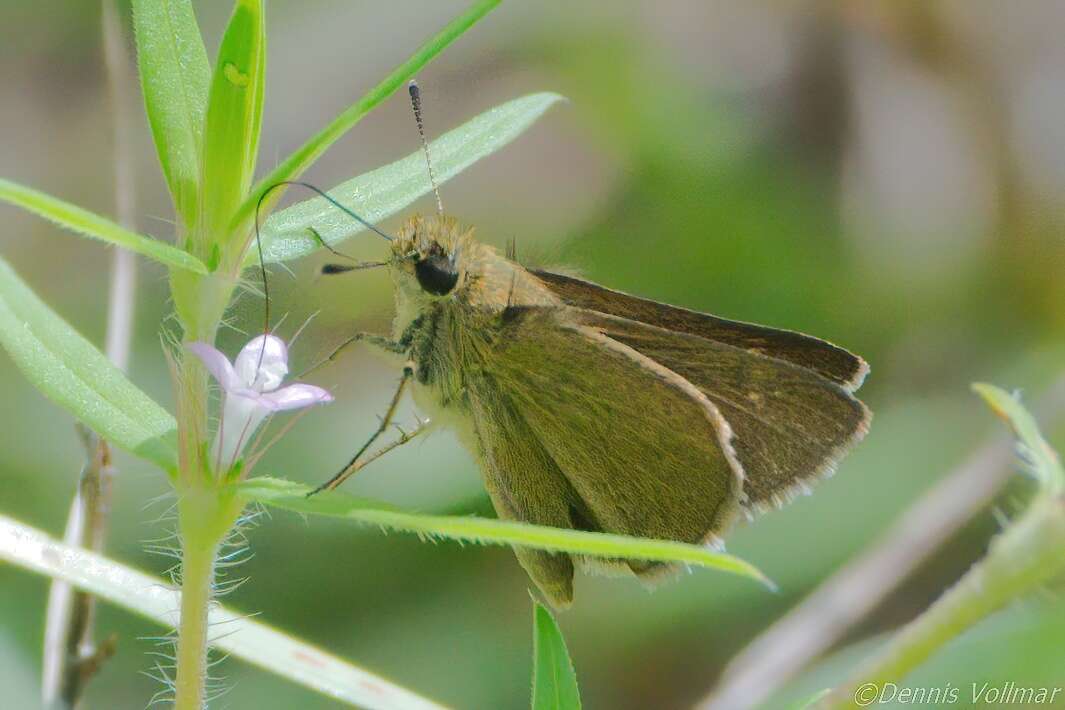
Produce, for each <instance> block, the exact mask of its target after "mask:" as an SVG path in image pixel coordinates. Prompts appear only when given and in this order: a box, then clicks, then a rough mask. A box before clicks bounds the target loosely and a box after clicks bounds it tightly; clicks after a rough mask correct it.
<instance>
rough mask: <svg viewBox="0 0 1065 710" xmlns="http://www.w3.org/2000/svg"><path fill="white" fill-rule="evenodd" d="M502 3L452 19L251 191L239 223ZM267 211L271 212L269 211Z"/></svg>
mask: <svg viewBox="0 0 1065 710" xmlns="http://www.w3.org/2000/svg"><path fill="white" fill-rule="evenodd" d="M500 1H501V0H478V1H477V2H475V3H474V4H473V5H471V6H470V7H469V9H467V10H466V12H464V13H463V14H461V15H459V16H458V17H456V18H455V19H454V20H452V21H451V22H450V23H448V25H447V26H446V27H444V28H443V29H442V30H440V32H438V33H437V34H435V35H434V36H433V37H431V38H430V39H429V40H428V41H427V42H426V43H425V44H423V45H422V46H421V47H419V48H418V50H417V51H416V52H415V53H414V54H412V55H411V57H410V58H409V59H408V60H407V61H405V62H403V63H402V64H400V65H399V66H398V67H396V68H395V69H394V70H392V73H391V74H389V75H388V76H386V77H385V78H384V79H383V80H381V82H380V83H379V84H377V86H375V87H374V88H372V89H370V91H369V92H367V93H366V95H364V96H363V97H362V98H361V99H359V100H358V101H356V102H355V103H354V104H352V105H351V106H349V107H348V108H347V109H346V110H345V111H344V112H343V113H341V114H340V115H339V116H337V117H336V118H334V119H333V120H332V121H331V122H330V123H329V125H327V126H326V127H325V128H323V129H322V130H321V131H319V132H318V134H317V135H315V136H313V137H312V138H311V139H310V140H308V141H307V142H306V143H304V144H303V145H302V146H300V147H299V148H298V149H297V150H296V151H295V152H294V153H292V155H290V156H288V157H287V158H286V159H285V160H283V161H282V162H281V164H280V165H278V166H277V167H276V168H274V170H272V171H271V172H270V174H269V175H267V176H266V177H264V178H263V179H262V180H260V181H259V182H258V184H257V185H256V186H255V189H254V190H252V193H251V195H250V196H249V197H248V199H247V200H246V201H245V202H244V204H243V206H242V207H241V209H240V212H239V213H238V215H237V220H238V221H243V220H246V219H248V218H250V217H251V216H252V212H253V211H254V210H255V207H256V205H257V204H258V203H259V198H260V197H262V195H263V193H264V192H265V191H266V190H268V189H270V187H271V186H273V185H276V184H277V183H280V182H284V181H286V180H295V179H296V178H298V177H299V176H300V175H302V174H303V171H304V170H306V169H307V168H309V167H310V166H311V165H312V164H313V163H314V161H315V160H317V159H318V158H319V157H320V156H321V155H322V153H324V152H325V151H326V149H327V148H328V147H329V146H331V145H333V143H335V142H336V141H337V140H339V139H340V137H341V136H343V135H344V134H345V133H347V132H348V130H349V129H350V128H351V127H352V126H354V125H355V124H356V123H358V122H359V121H361V120H362V118H363V116H365V115H366V114H368V113H369V112H370V111H372V110H373V109H374V108H375V107H376V106H377V105H378V104H380V103H381V102H382V101H384V100H385V99H387V98H388V97H389V96H391V95H392V94H393V93H394V92H395V91H396V89H398V88H399V87H400V86H402V85H403V83H404V82H406V81H407V80H408V79H410V78H411V77H413V76H414V75H415V74H416V73H417V72H418V71H419V70H421V68H422V67H424V66H425V65H426V64H428V63H429V62H431V61H432V60H433V59H434V58H435V57H436V56H437V55H438V54H440V53H441V52H442V51H444V49H445V48H446V47H447V46H448V45H450V44H451V43H452V42H454V41H455V40H456V39H458V38H459V37H461V36H462V35H463V34H465V33H466V31H467V30H469V29H470V28H471V27H473V26H474V25H475V24H476V23H477V22H478V21H479V20H480V19H481V18H482V17H484V16H485V15H487V14H488V13H489V12H491V11H492V10H493V9H494V8H495V7H496V5H498V4H499V3H500ZM283 192H284V190H282V189H278V190H274V191H273V192H271V193H270V198H269V200H268V204H267V205H266V207H267V208H268V207H269V206H270V205H273V204H276V202H277V200H278V199H280V198H281V194H282V193H283ZM267 211H268V210H267Z"/></svg>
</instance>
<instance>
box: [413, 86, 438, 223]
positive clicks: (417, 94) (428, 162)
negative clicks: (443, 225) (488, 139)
mask: <svg viewBox="0 0 1065 710" xmlns="http://www.w3.org/2000/svg"><path fill="white" fill-rule="evenodd" d="M407 88H408V90H409V91H410V106H411V108H412V109H414V121H415V122H416V123H417V124H418V135H419V136H421V139H422V151H423V152H424V153H425V167H426V169H427V170H428V171H429V184H430V185H432V186H433V194H434V195H436V213H437V214H438V215H440V216H441V217H443V216H444V202H443V200H441V199H440V188H439V187H437V185H436V177H435V176H434V175H433V161H432V159H430V157H429V140H428V139H427V138H426V137H425V124H424V123H422V92H421V90H420V89H419V88H418V82H416V81H415V80H414V79H411V80H410V84H409V85H408V87H407Z"/></svg>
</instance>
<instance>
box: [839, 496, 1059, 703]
mask: <svg viewBox="0 0 1065 710" xmlns="http://www.w3.org/2000/svg"><path fill="white" fill-rule="evenodd" d="M1061 574H1065V499H1063V498H1062V497H1061V496H1055V495H1047V494H1046V493H1043V494H1041V495H1039V496H1038V497H1037V498H1036V499H1035V500H1033V501H1032V504H1031V505H1030V506H1029V508H1028V510H1027V511H1026V512H1025V513H1024V514H1023V515H1022V516H1021V518H1020V519H1019V520H1017V521H1016V522H1015V523H1014V524H1012V525H1010V526H1009V527H1008V528H1007V529H1006V530H1005V531H1004V532H1003V533H1002V534H1001V535H999V537H997V538H996V539H995V540H993V541H992V543H991V548H990V550H989V551H988V554H987V556H986V557H984V559H983V560H981V561H980V562H978V563H977V564H976V565H974V566H973V568H972V569H970V570H969V571H968V572H967V573H966V574H965V576H964V577H962V578H961V580H960V581H959V582H958V583H957V584H956V585H954V587H952V588H951V589H950V590H949V591H947V592H946V593H945V594H944V595H943V596H942V597H940V598H939V600H938V601H936V603H935V604H933V605H932V606H931V607H930V608H929V609H928V610H927V611H925V612H924V613H923V614H922V615H921V616H919V617H917V618H916V619H915V620H913V621H912V622H910V624H909V625H907V626H906V627H905V628H904V629H903V630H902V631H901V632H900V633H899V634H897V635H896V636H895V638H894V639H892V640H891V642H890V643H889V644H888V645H887V647H886V648H884V649H883V650H882V651H881V652H880V653H879V654H878V655H877V656H876V657H875V658H874V659H873V660H872V661H871V662H870V663H868V664H867V665H866V666H864V667H863V668H862V670H861V671H860V672H859V673H857V674H855V675H854V676H852V677H851V678H850V679H849V680H848V681H847V682H845V683H843V684H841V685H840V686H839V687H838V688H837V689H836V690H835V691H833V692H832V693H831V694H829V695H828V696H827V697H826V698H825V699H824V701H823V702H822V703H821V705H820V706H819V707H822V708H852V707H858V704H857V703H856V702H855V693H856V692H857V691H858V689H859V688H861V687H862V686H866V685H869V684H872V685H873V686H875V687H876V688H877V689H879V688H883V686H884V684H885V683H888V682H892V683H897V682H899V681H901V680H902V679H903V678H905V677H906V675H907V674H908V673H909V672H910V671H912V670H913V669H914V668H916V667H917V666H919V665H920V664H921V663H923V662H924V661H925V660H926V659H927V658H928V657H930V656H931V655H932V654H933V653H935V652H936V651H937V650H938V649H939V648H940V647H942V646H943V645H944V644H945V643H946V642H948V641H950V640H951V639H953V638H954V637H955V636H957V635H958V634H960V633H962V632H963V631H965V630H966V629H968V628H969V627H971V626H973V625H974V624H976V623H977V622H978V621H980V620H981V619H983V618H985V617H987V616H988V615H990V614H992V613H993V612H995V611H997V610H999V609H1001V608H1002V607H1004V606H1005V605H1006V604H1008V603H1009V602H1011V601H1013V600H1015V599H1018V598H1020V597H1022V596H1023V595H1025V594H1027V593H1030V592H1031V591H1033V590H1035V589H1036V588H1038V587H1039V586H1041V585H1043V584H1045V583H1046V582H1048V581H1049V580H1051V579H1053V578H1055V577H1057V576H1058V575H1061Z"/></svg>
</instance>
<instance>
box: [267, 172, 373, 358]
mask: <svg viewBox="0 0 1065 710" xmlns="http://www.w3.org/2000/svg"><path fill="white" fill-rule="evenodd" d="M286 185H297V186H299V187H304V188H306V189H308V190H310V191H312V192H315V193H317V194H318V195H319V196H320V197H322V198H323V199H325V200H326V201H327V202H329V203H330V204H332V205H333V206H334V207H336V208H337V209H339V210H340V211H341V212H343V213H344V214H346V215H348V216H349V217H351V218H352V219H354V220H355V221H357V222H358V223H359V224H361V225H362V226H364V227H366V228H367V229H370V230H372V231H374V232H376V233H377V234H378V235H379V236H381V237H384V238H385V239H387V240H388V241H392V239H393V238H392V237H390V236H388V235H387V234H385V233H384V232H382V231H381V230H380V229H378V228H377V226H375V225H374V224H371V223H370V222H368V221H366V220H365V219H363V218H362V217H360V216H359V215H357V214H355V212H353V211H352V210H350V209H348V208H347V207H345V206H344V205H342V204H340V203H339V202H337V201H336V200H334V199H333V198H332V197H330V196H329V195H327V194H326V193H325V192H324V191H323V190H320V189H318V188H317V187H315V186H314V185H311V184H310V183H306V182H300V181H298V180H283V181H281V182H277V183H274V184H273V185H271V186H270V187H268V188H266V189H265V190H263V193H262V194H261V195H259V201H258V202H257V203H255V247H256V249H257V250H258V252H259V273H260V274H262V279H263V300H264V301H265V306H264V307H263V335H268V334H269V333H270V284H269V282H268V281H267V278H266V259H265V258H264V257H263V240H262V234H261V227H260V220H259V214H260V212H262V207H263V202H264V201H265V200H266V198H267V196H269V194H270V193H271V192H273V191H274V190H277V189H278V188H281V187H284V186H286ZM311 231H312V233H313V234H314V236H315V237H316V238H317V239H318V241H319V242H320V243H321V244H322V245H323V246H325V248H326V249H328V250H329V251H331V252H332V253H333V254H336V255H337V256H342V257H344V258H346V259H352V257H350V256H347V255H346V254H341V253H340V252H338V251H337V250H336V249H334V248H333V247H331V246H329V245H328V244H326V243H325V240H324V239H322V237H321V236H320V235H319V234H318V233H317V232H315V231H314V230H313V229H312V230H311ZM352 261H354V259H352ZM265 354H266V338H263V346H262V348H261V349H260V350H259V361H258V363H257V364H256V370H258V369H259V368H260V367H262V364H263V356H264V355H265Z"/></svg>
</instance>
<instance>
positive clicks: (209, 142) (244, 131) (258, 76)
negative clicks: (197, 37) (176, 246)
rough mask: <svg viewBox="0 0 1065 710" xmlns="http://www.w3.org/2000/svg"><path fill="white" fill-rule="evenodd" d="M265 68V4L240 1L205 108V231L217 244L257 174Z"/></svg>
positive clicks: (225, 35)
mask: <svg viewBox="0 0 1065 710" xmlns="http://www.w3.org/2000/svg"><path fill="white" fill-rule="evenodd" d="M265 69H266V28H265V24H264V21H263V5H262V0H238V2H237V3H236V5H235V6H234V8H233V15H232V16H231V17H230V18H229V25H228V26H227V27H226V31H225V34H224V35H223V36H222V44H221V46H220V47H219V48H218V59H217V61H216V62H215V68H214V78H213V79H212V80H211V94H210V98H209V100H208V104H207V128H206V132H205V135H204V147H203V195H204V198H203V199H204V208H203V218H204V222H203V224H202V227H203V228H204V229H205V230H206V234H207V238H208V239H210V240H212V241H213V242H217V241H218V240H221V239H223V238H225V236H226V234H225V232H226V231H228V229H229V225H230V222H231V220H232V219H233V214H234V212H235V211H236V210H237V208H238V207H239V206H240V204H241V202H242V201H243V200H244V198H245V197H246V196H247V194H248V188H249V187H250V186H251V180H252V177H253V176H254V173H255V158H256V155H257V154H258V152H259V132H260V129H261V128H262V115H263V93H264V92H263V85H264V80H265V73H266V72H265Z"/></svg>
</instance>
